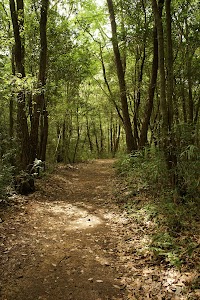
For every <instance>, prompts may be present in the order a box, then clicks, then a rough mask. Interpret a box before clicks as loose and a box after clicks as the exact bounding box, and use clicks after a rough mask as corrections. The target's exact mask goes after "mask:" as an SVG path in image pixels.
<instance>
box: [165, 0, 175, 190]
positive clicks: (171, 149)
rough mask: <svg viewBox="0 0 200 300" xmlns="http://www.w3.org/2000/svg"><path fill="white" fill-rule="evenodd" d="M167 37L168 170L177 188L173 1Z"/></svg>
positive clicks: (167, 7) (167, 19)
mask: <svg viewBox="0 0 200 300" xmlns="http://www.w3.org/2000/svg"><path fill="white" fill-rule="evenodd" d="M165 7H166V37H167V104H168V126H169V128H168V129H169V136H168V168H169V170H170V172H171V174H170V176H171V183H172V185H173V186H175V185H176V184H177V182H178V178H177V172H176V168H177V153H176V143H175V137H174V129H173V121H174V105H173V88H174V74H173V73H174V72H173V44H172V26H171V25H172V18H171V0H166V5H165Z"/></svg>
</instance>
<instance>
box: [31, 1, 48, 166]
mask: <svg viewBox="0 0 200 300" xmlns="http://www.w3.org/2000/svg"><path fill="white" fill-rule="evenodd" d="M48 6H49V0H42V7H41V17H40V47H41V49H40V65H39V75H38V86H37V88H38V90H39V94H38V95H36V96H35V99H34V107H33V116H32V118H31V132H30V139H31V160H32V161H34V159H35V158H36V157H38V158H41V159H43V160H44V159H45V155H46V144H47V135H48V112H47V110H46V101H45V85H46V69H47V34H46V31H47V14H48ZM39 126H40V129H41V131H40V132H41V136H40V141H39ZM39 142H40V145H39Z"/></svg>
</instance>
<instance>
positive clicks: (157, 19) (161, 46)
mask: <svg viewBox="0 0 200 300" xmlns="http://www.w3.org/2000/svg"><path fill="white" fill-rule="evenodd" d="M163 2H164V0H163ZM152 7H153V12H154V18H155V24H156V27H157V34H158V65H159V73H160V104H161V111H162V131H163V141H164V145H163V146H164V148H165V147H166V145H165V143H166V141H167V135H168V109H167V101H166V79H165V53H164V35H163V24H162V17H161V16H160V13H159V8H158V3H157V0H152Z"/></svg>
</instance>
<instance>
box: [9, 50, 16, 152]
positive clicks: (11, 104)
mask: <svg viewBox="0 0 200 300" xmlns="http://www.w3.org/2000/svg"><path fill="white" fill-rule="evenodd" d="M11 66H12V75H13V76H15V49H14V47H12V53H11ZM13 111H14V91H12V94H11V97H10V105H9V119H10V122H9V125H10V126H9V136H10V141H11V146H12V139H13V135H14V116H13Z"/></svg>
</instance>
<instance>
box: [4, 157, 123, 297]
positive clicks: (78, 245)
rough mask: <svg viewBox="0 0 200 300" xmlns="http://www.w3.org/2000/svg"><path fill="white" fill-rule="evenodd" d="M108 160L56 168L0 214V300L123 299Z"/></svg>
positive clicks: (118, 217)
mask: <svg viewBox="0 0 200 300" xmlns="http://www.w3.org/2000/svg"><path fill="white" fill-rule="evenodd" d="M112 163H113V161H109V160H98V161H95V162H93V163H92V164H80V165H79V166H78V168H74V169H67V168H66V167H64V166H60V168H58V169H57V171H56V172H55V173H54V174H53V175H51V176H50V177H49V178H48V180H41V181H39V185H40V186H39V190H38V191H37V192H35V193H34V194H33V195H31V196H28V197H24V198H23V201H22V205H21V209H20V210H19V211H18V212H17V213H15V214H13V215H12V219H10V218H6V219H5V221H4V222H3V223H2V232H3V242H2V244H1V248H2V250H3V251H2V253H3V254H2V257H1V258H2V263H1V265H2V274H0V275H1V280H2V283H1V294H0V295H1V299H3V300H29V299H30V300H36V299H41V300H45V299H48V300H57V299H58V300H59V299H66V300H70V299H73V300H104V299H105V300H106V299H107V300H111V299H118V300H119V299H125V297H124V295H123V294H124V290H123V288H124V287H123V285H122V283H121V281H120V278H121V276H122V274H120V267H119V262H117V256H116V255H115V246H116V243H117V241H116V230H117V228H116V226H117V225H116V224H117V223H116V222H113V219H115V220H116V219H117V222H120V223H121V222H123V218H122V217H120V212H119V211H118V208H117V207H116V206H115V205H114V204H113V203H112V198H111V194H112V193H111V192H112V179H113V171H112V167H111V166H112ZM24 201H25V202H27V203H26V204H24ZM116 264H117V265H118V267H117V268H116Z"/></svg>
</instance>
